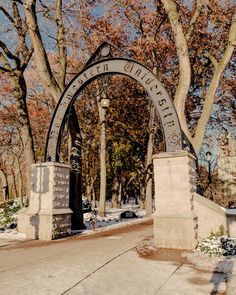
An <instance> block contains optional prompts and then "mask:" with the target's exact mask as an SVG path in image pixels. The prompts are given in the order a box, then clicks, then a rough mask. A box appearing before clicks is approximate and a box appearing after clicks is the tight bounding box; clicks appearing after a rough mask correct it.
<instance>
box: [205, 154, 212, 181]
mask: <svg viewBox="0 0 236 295" xmlns="http://www.w3.org/2000/svg"><path fill="white" fill-rule="evenodd" d="M211 156H212V153H211V152H210V151H208V152H206V160H207V162H208V184H210V183H211V182H212V178H211V158H212V157H211Z"/></svg>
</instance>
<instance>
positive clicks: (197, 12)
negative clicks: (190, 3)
mask: <svg viewBox="0 0 236 295" xmlns="http://www.w3.org/2000/svg"><path fill="white" fill-rule="evenodd" d="M202 7H203V0H197V3H196V10H195V12H194V14H193V16H192V18H191V21H190V24H189V29H188V32H187V34H186V35H185V39H186V41H188V40H189V39H190V37H191V35H192V33H193V30H194V27H195V24H196V21H197V18H198V16H199V15H200V13H201V10H202Z"/></svg>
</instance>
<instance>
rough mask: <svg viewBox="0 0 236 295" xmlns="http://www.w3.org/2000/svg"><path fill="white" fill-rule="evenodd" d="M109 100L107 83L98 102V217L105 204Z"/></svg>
mask: <svg viewBox="0 0 236 295" xmlns="http://www.w3.org/2000/svg"><path fill="white" fill-rule="evenodd" d="M109 103H110V100H109V98H108V95H107V83H104V85H103V92H102V96H101V100H100V107H99V117H100V122H101V127H100V201H99V208H98V214H99V216H104V215H105V203H106V174H107V172H106V127H105V120H106V110H107V109H108V107H109Z"/></svg>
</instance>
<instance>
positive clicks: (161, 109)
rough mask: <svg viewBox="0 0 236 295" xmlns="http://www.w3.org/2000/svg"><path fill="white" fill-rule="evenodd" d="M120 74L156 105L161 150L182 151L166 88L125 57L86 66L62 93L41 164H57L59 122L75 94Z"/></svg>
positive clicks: (175, 114)
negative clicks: (134, 82)
mask: <svg viewBox="0 0 236 295" xmlns="http://www.w3.org/2000/svg"><path fill="white" fill-rule="evenodd" d="M109 74H123V75H126V76H128V77H131V78H133V79H135V80H136V81H137V82H139V83H140V84H141V85H142V86H143V87H144V89H145V91H146V92H147V93H148V96H149V98H150V99H151V100H152V101H153V103H154V105H155V106H156V109H157V112H158V114H159V117H160V122H161V125H162V128H163V134H164V141H165V149H166V151H167V152H174V151H178V150H182V149H183V133H182V130H181V127H180V123H179V119H178V115H177V113H176V110H175V108H174V105H173V102H172V100H171V98H170V97H169V95H168V93H167V91H166V89H165V88H164V87H163V86H162V84H161V83H160V81H159V80H158V79H157V78H156V77H155V75H154V74H153V73H152V72H151V71H150V70H149V69H148V68H147V67H145V66H144V65H142V64H140V63H139V62H137V61H134V60H130V59H126V58H114V57H111V58H107V59H103V60H99V61H97V62H95V63H92V64H90V65H88V66H86V67H85V68H84V69H83V70H82V71H81V72H80V73H79V74H77V75H76V76H75V77H74V78H73V80H72V81H71V82H70V83H69V84H68V86H67V87H66V89H65V90H64V92H63V94H62V96H61V98H60V100H59V102H58V104H57V107H56V110H55V112H54V115H53V118H52V121H51V124H50V127H49V131H48V136H47V142H46V152H45V161H54V162H57V161H58V159H59V154H58V150H59V145H60V136H61V130H62V129H63V122H64V120H65V116H66V114H67V112H68V109H69V108H70V107H71V105H73V103H74V101H75V99H76V97H77V96H78V95H79V93H80V92H81V91H82V90H83V89H84V88H85V87H86V85H88V84H89V83H91V82H92V81H93V80H95V79H96V78H98V77H99V76H102V75H109Z"/></svg>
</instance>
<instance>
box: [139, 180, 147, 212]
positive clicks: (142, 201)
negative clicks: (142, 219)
mask: <svg viewBox="0 0 236 295" xmlns="http://www.w3.org/2000/svg"><path fill="white" fill-rule="evenodd" d="M145 189H146V187H145V184H144V183H143V184H142V185H141V187H140V199H139V200H140V201H139V205H140V208H141V209H142V210H143V209H145Z"/></svg>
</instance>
